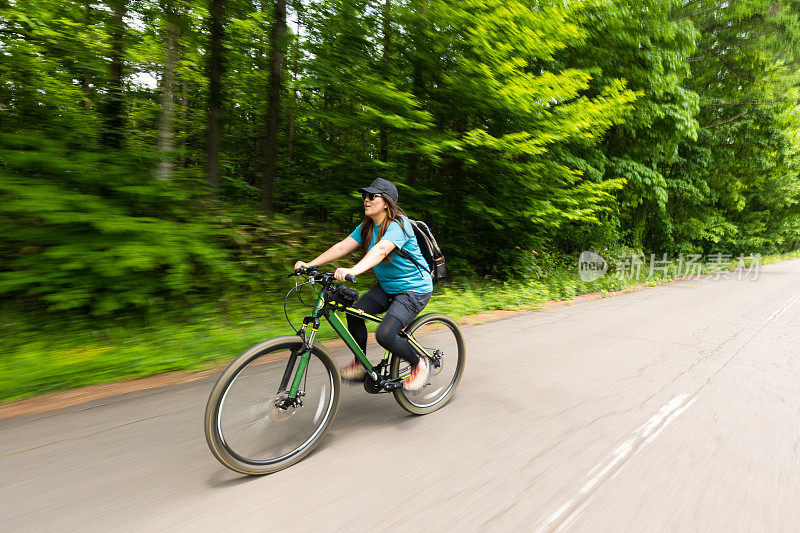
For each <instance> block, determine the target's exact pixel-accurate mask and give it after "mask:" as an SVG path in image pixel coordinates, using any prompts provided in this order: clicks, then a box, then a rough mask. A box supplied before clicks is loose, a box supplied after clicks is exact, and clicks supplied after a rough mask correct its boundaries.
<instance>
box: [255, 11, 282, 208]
mask: <svg viewBox="0 0 800 533" xmlns="http://www.w3.org/2000/svg"><path fill="white" fill-rule="evenodd" d="M285 38H286V0H276V1H275V23H274V24H273V26H272V38H271V40H270V44H271V50H270V72H269V107H268V109H267V135H266V138H265V139H264V173H263V175H262V180H261V208H262V209H263V210H264V211H266V212H272V209H273V200H274V194H275V191H274V187H275V156H276V154H277V144H278V122H279V120H280V97H281V93H282V92H283V55H284V54H283V46H284V41H285Z"/></svg>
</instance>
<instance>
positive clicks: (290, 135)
mask: <svg viewBox="0 0 800 533" xmlns="http://www.w3.org/2000/svg"><path fill="white" fill-rule="evenodd" d="M298 5H300V3H299V2H298ZM295 13H296V14H297V32H296V33H295V35H296V36H298V37H297V38H298V39H299V36H300V8H299V7H295ZM299 48H300V44H299V42H298V43H296V45H295V48H294V51H293V53H294V57H293V61H292V82H297V71H298V69H299V65H298V57H299V56H300V50H299ZM296 114H297V86H296V85H294V84H293V85H292V105H291V107H290V108H289V124H288V125H287V127H286V160H287V164H288V167H289V168H291V165H292V161H293V158H294V122H295V115H296Z"/></svg>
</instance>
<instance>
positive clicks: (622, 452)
mask: <svg viewBox="0 0 800 533" xmlns="http://www.w3.org/2000/svg"><path fill="white" fill-rule="evenodd" d="M798 301H800V292H797V293H796V294H795V295H794V296H792V297H791V298H789V300H788V301H787V302H786V303H785V304H783V305H782V306H781V307H779V308H778V309H777V310H776V311H775V312H774V313H772V314H771V315H770V316H769V317H767V319H766V320H765V321H764V324H763V325H762V326H761V327H760V328H759V329H758V330H757V331H756V332H755V333H753V334H752V335H751V336H750V337H749V338H748V339H747V340H746V341H745V342H744V344H743V345H742V346H741V347H739V349H738V350H736V352H734V354H733V355H732V356H731V358H730V359H728V361H727V362H726V363H725V365H727V364H728V362H730V360H731V359H733V357H735V356H736V354H737V353H739V352H740V351H741V349H742V348H743V347H744V346H745V345H746V344H747V343H749V342H750V341H751V340H752V339H753V337H755V336H756V335H757V334H758V333H759V332H760V331H761V330H763V329H764V328H765V327H766V326H767V325H768V324H769V323H770V322H772V321H773V320H777V319H778V318H780V317H781V315H783V314H784V313H785V312H786V311H788V310H789V308H790V307H792V306H793V305H794V304H795V303H797V302H798ZM725 365H723V367H724V366H725ZM701 389H702V387H701ZM698 392H700V389H698V390H697V391H696V392H695V393H694V394H692V395H690V394H681V395H679V396H676V397H675V398H673V399H672V400H671V401H670V402H669V403H667V404H666V405H665V406H663V407H662V408H661V409H659V411H658V413H656V414H655V415H653V416H652V417H650V419H649V420H648V421H647V422H645V423H644V424H643V425H642V426H640V427H639V429H637V430H636V431H634V432H633V433H634V435H633V437H631V438H629V439H628V440H626V441H625V442H623V443H622V444H621V445H620V446H618V447H617V449H616V450H614V453H613V454H612V455H611V458H610V460H608V461H606V462H601V463H598V464H597V465H595V466H594V468H592V469H591V470H590V471H589V475H590V476H592V477H591V479H589V481H588V482H587V483H586V484H584V485H583V487H581V489H580V490H579V491H578V495H577V496H576V497H575V498H572V499H570V500H569V501H567V502H566V503H565V504H563V505H562V506H561V507H559V508H558V510H556V512H554V513H553V514H552V515H550V516H549V517H548V518H547V520H545V521H544V522H542V524H541V525H540V526H539V527H538V531H560V530H561V529H563V528H565V527H566V526H567V525H569V524H570V523H571V522H572V521H573V520H575V518H576V517H577V516H578V515H579V514H580V513H581V512H583V510H584V509H585V508H586V506H587V505H588V504H589V502H590V501H591V500H592V498H594V493H593V492H591V491H592V489H594V488H595V487H597V486H598V485H600V484H602V483H603V482H605V481H607V480H608V479H613V478H615V477H617V475H618V474H619V473H620V471H621V470H622V468H623V466H624V462H625V461H627V459H629V458H630V457H633V456H634V455H636V454H637V453H638V452H639V451H641V450H642V449H644V447H645V446H647V445H648V444H650V443H651V442H653V440H655V438H656V437H658V435H659V434H660V433H661V432H662V431H663V430H664V428H665V427H667V426H668V425H669V424H671V423H672V421H673V420H675V419H676V418H678V417H679V416H680V415H681V414H683V413H684V411H686V410H687V409H688V408H689V407H691V405H692V404H693V403H694V402H695V400H696V399H697V398H695V396H697V393H698ZM689 398H691V400H690V401H688V402H687V401H686V400H687V399H689ZM595 472H596V473H595Z"/></svg>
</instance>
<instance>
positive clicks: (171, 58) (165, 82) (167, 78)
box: [156, 2, 178, 180]
mask: <svg viewBox="0 0 800 533" xmlns="http://www.w3.org/2000/svg"><path fill="white" fill-rule="evenodd" d="M163 11H164V47H165V48H166V57H165V59H164V72H163V74H162V76H161V116H160V120H159V122H158V153H159V154H161V161H159V164H158V167H157V168H156V179H159V180H169V179H170V178H172V152H173V151H174V150H175V143H174V136H173V133H172V118H173V112H174V111H173V109H174V105H173V99H174V93H175V87H174V78H175V76H174V72H175V64H176V63H177V62H178V43H177V32H178V26H177V23H176V21H175V18H176V14H175V12H174V9H173V6H172V2H165V3H164V9H163Z"/></svg>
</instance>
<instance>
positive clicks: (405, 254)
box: [394, 247, 431, 274]
mask: <svg viewBox="0 0 800 533" xmlns="http://www.w3.org/2000/svg"><path fill="white" fill-rule="evenodd" d="M394 251H395V253H397V255H399V256H400V257H404V258H405V259H408V260H410V261H411V262H412V263H414V264H415V265H417V268H419V269H421V270H422V271H423V272H427V273H429V274H430V273H431V271H430V270H429V269H428V268H427V267H424V266H422V265H420V264H419V262H418V261H417V260H416V259H414V258H413V257H411V254H410V253H408V252H406V251H405V250H403V249H402V248H397V247H395V249H394Z"/></svg>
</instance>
